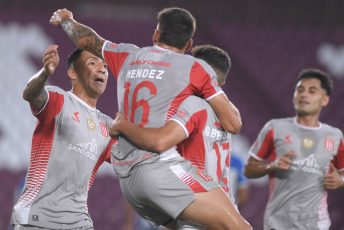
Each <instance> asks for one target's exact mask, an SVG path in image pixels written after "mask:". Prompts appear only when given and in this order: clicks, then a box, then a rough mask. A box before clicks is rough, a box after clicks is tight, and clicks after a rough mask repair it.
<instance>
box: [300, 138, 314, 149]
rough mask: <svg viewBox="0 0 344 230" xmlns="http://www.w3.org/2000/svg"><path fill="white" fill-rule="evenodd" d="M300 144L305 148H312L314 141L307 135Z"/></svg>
mask: <svg viewBox="0 0 344 230" xmlns="http://www.w3.org/2000/svg"><path fill="white" fill-rule="evenodd" d="M302 144H303V146H304V147H306V148H312V147H313V145H314V141H313V140H312V138H310V137H307V138H303V140H302Z"/></svg>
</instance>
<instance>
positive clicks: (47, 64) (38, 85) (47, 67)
mask: <svg viewBox="0 0 344 230" xmlns="http://www.w3.org/2000/svg"><path fill="white" fill-rule="evenodd" d="M57 48H58V46H57V45H52V46H49V47H48V48H47V50H46V51H45V53H44V56H43V68H42V69H41V70H40V71H38V72H37V73H36V74H35V75H33V76H32V77H31V78H30V80H29V82H28V83H27V85H26V86H25V89H24V92H23V98H24V100H26V101H28V102H29V103H30V104H31V105H32V106H33V107H34V108H35V109H37V110H40V109H41V108H42V107H43V105H44V104H45V103H46V102H47V100H48V92H47V91H46V90H44V87H45V85H46V83H47V81H48V79H49V77H50V76H51V75H52V74H53V73H54V71H55V69H56V67H57V66H58V64H59V55H58V53H57Z"/></svg>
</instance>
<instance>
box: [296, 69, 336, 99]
mask: <svg viewBox="0 0 344 230" xmlns="http://www.w3.org/2000/svg"><path fill="white" fill-rule="evenodd" d="M310 78H316V79H318V80H319V81H320V82H321V88H323V89H324V90H325V91H326V94H327V95H328V96H330V95H331V93H332V89H333V82H332V79H331V78H330V76H329V75H328V74H327V73H325V72H322V71H320V70H317V69H304V70H302V71H301V72H300V74H299V76H298V77H297V79H296V84H297V83H299V81H301V80H303V79H310Z"/></svg>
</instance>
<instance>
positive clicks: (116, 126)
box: [110, 112, 125, 139]
mask: <svg viewBox="0 0 344 230" xmlns="http://www.w3.org/2000/svg"><path fill="white" fill-rule="evenodd" d="M124 121H125V117H124V115H123V114H122V113H120V112H117V114H116V118H115V119H114V120H112V122H111V124H110V136H111V137H112V138H115V139H116V138H117V136H118V135H120V134H121V132H120V128H121V123H123V122H124Z"/></svg>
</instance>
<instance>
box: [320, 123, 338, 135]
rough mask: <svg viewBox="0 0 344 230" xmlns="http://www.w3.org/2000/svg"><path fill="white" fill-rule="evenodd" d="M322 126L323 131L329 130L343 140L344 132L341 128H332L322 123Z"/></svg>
mask: <svg viewBox="0 0 344 230" xmlns="http://www.w3.org/2000/svg"><path fill="white" fill-rule="evenodd" d="M321 125H322V128H323V129H325V130H328V131H330V132H331V133H333V134H334V135H337V136H340V137H341V138H343V132H342V131H341V130H340V129H339V128H337V127H334V126H331V125H329V124H326V123H321Z"/></svg>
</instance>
